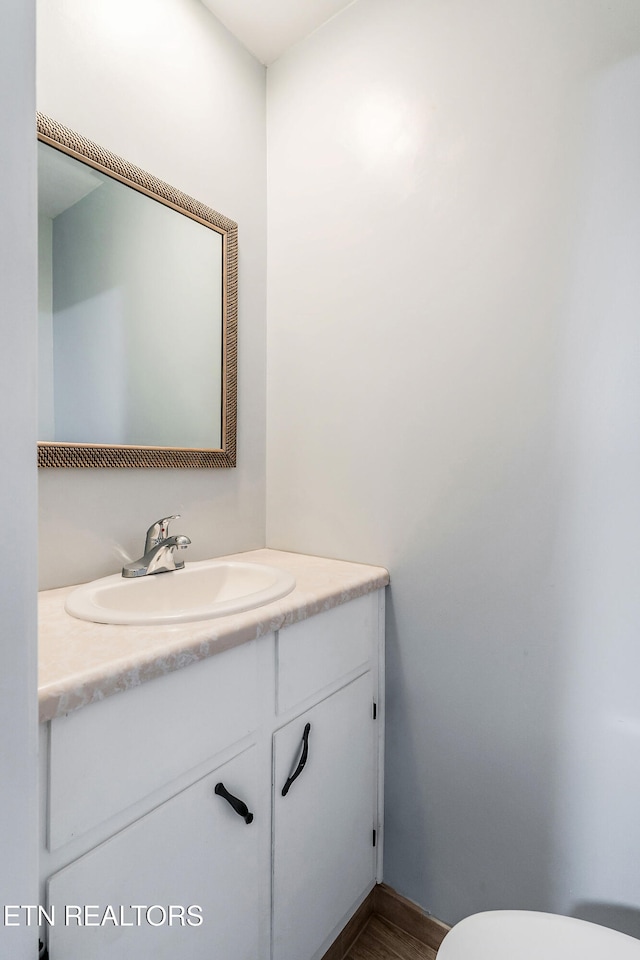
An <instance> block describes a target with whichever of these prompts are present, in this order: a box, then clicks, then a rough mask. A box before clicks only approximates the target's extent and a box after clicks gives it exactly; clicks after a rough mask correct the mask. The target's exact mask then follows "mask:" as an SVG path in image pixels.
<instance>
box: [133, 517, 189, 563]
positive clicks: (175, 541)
mask: <svg viewBox="0 0 640 960" xmlns="http://www.w3.org/2000/svg"><path fill="white" fill-rule="evenodd" d="M179 517H180V514H179V513H177V514H176V515H175V516H173V517H164V518H163V519H162V520H156V522H155V523H152V524H151V526H150V527H149V529H148V530H147V536H146V539H145V542H144V556H142V557H140V559H139V560H134V561H133V562H132V563H127V564H125V565H124V567H123V568H122V576H123V577H147V576H149V574H152V573H166V572H167V571H169V570H182V568H183V567H184V560H176V558H175V551H176V550H185V549H186V548H187V547H188V546H189V544H190V543H191V540H189V537H184V536H180V535H178V536H177V537H170V536H169V524H170V523H171V521H172V520H178V519H179Z"/></svg>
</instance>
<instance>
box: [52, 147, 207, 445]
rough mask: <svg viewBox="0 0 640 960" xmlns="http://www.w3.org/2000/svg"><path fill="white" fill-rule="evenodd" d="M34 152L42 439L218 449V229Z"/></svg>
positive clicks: (69, 161)
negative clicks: (35, 154) (36, 169)
mask: <svg viewBox="0 0 640 960" xmlns="http://www.w3.org/2000/svg"><path fill="white" fill-rule="evenodd" d="M38 152H39V153H38V159H39V163H38V215H39V344H40V368H39V369H40V383H39V387H40V393H39V397H40V409H39V424H40V439H41V440H53V441H70V442H80V443H100V444H102V443H105V444H134V445H136V446H139V445H152V446H178V447H204V448H214V447H218V448H219V447H220V445H221V412H222V393H221V346H222V237H221V235H220V234H219V233H217V232H216V231H215V230H213V229H210V228H208V227H206V226H204V225H203V224H201V223H198V222H197V221H196V220H193V219H191V218H190V217H187V216H182V215H180V214H178V213H176V212H175V211H174V210H172V209H171V208H170V207H167V206H165V205H164V204H162V203H159V202H158V201H155V200H153V199H151V198H149V197H148V196H145V195H144V194H143V193H139V192H138V191H136V190H134V189H132V188H131V187H128V186H126V185H125V184H123V183H119V182H118V181H117V180H114V179H112V178H111V177H108V176H106V175H105V174H103V173H101V172H99V171H98V170H94V169H91V168H90V167H88V166H87V165H86V164H84V163H81V162H80V161H78V160H76V159H74V158H73V157H70V156H68V155H66V154H64V153H61V152H60V151H59V150H56V149H54V148H53V147H50V146H49V145H47V144H44V143H39V144H38Z"/></svg>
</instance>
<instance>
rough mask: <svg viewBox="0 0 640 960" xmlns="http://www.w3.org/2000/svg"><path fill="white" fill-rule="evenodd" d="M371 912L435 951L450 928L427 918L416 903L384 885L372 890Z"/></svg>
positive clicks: (433, 918)
mask: <svg viewBox="0 0 640 960" xmlns="http://www.w3.org/2000/svg"><path fill="white" fill-rule="evenodd" d="M372 893H373V912H374V913H377V914H378V916H380V917H383V918H384V919H385V920H388V921H389V923H394V924H395V925H396V927H400V929H401V930H404V932H405V933H409V934H410V935H411V936H412V937H415V939H416V940H419V941H420V943H424V944H425V946H427V947H431V949H432V950H437V949H438V947H439V946H440V944H441V943H442V941H443V940H444V938H445V936H446V934H447V933H448V932H449V930H450V929H451V927H449V926H447V924H446V923H442V921H440V920H436V919H435V917H431V916H429V914H428V913H425V912H424V910H422V909H421V908H420V907H419V906H418V905H417V904H416V903H412V902H411V900H407V898H406V897H403V896H401V895H400V894H399V893H396V891H395V890H394V889H393V887H388V886H387V884H386V883H379V884H377V886H375V887H374V888H373V891H372Z"/></svg>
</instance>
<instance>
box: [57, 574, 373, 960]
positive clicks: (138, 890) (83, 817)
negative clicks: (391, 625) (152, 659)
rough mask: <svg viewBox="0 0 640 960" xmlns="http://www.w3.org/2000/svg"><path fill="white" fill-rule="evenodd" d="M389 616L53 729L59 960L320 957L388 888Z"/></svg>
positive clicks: (294, 636)
mask: <svg viewBox="0 0 640 960" xmlns="http://www.w3.org/2000/svg"><path fill="white" fill-rule="evenodd" d="M383 623H384V593H383V591H382V590H377V591H373V592H371V593H368V594H365V595H363V596H360V597H358V598H356V599H353V600H350V601H349V602H345V603H342V604H340V605H339V606H335V607H332V608H331V609H329V610H326V611H324V612H321V613H318V614H316V615H315V616H311V617H308V618H307V619H305V620H302V621H300V622H298V623H295V624H293V625H291V626H287V627H285V628H283V629H281V630H279V631H278V632H276V633H271V634H269V635H266V636H263V637H260V638H259V639H257V640H254V641H250V642H248V643H245V644H241V645H239V646H237V647H232V648H231V649H228V650H226V651H224V652H222V653H219V654H216V655H215V656H211V657H209V658H207V659H205V660H202V661H200V662H198V663H194V664H191V665H190V666H188V667H187V668H186V669H183V670H177V671H175V672H173V673H171V674H169V675H167V676H164V677H161V678H158V679H156V680H153V681H150V682H148V683H145V684H142V685H141V686H139V687H136V688H135V689H131V690H129V691H127V692H126V693H123V694H118V695H116V696H113V697H109V698H107V699H105V700H104V701H102V702H100V703H96V704H92V705H90V706H88V707H86V708H84V709H81V710H78V711H75V712H73V713H71V714H69V715H68V716H66V717H65V716H63V717H59V718H57V719H54V720H52V721H51V722H50V724H49V725H48V728H47V735H46V736H43V743H44V744H45V745H46V746H45V753H46V782H47V787H48V789H47V790H46V791H44V794H45V796H43V815H42V816H43V823H45V824H46V836H47V842H46V844H45V845H44V848H43V853H42V880H43V885H46V889H47V897H48V899H47V901H46V902H47V905H48V907H49V909H50V910H51V909H53V912H54V917H55V924H54V925H53V926H50V927H49V929H48V940H49V955H50V960H129V958H130V960H134V958H135V960H175V958H176V957H188V958H189V960H205V958H207V960H210V958H220V960H320V958H321V957H322V956H323V954H324V952H325V951H326V950H327V949H328V947H329V946H330V944H331V942H332V940H333V939H334V938H335V937H336V936H337V934H338V933H339V931H340V929H341V928H342V926H343V925H344V923H345V922H346V921H347V920H348V919H349V917H350V916H351V914H352V913H353V912H354V910H355V909H356V908H357V907H358V905H359V904H360V903H361V902H362V900H363V899H364V897H365V896H366V895H367V893H368V892H369V890H370V889H371V888H372V886H373V885H374V883H375V882H376V879H381V877H380V828H381V818H382V811H381V782H380V780H381V776H380V774H381V756H382V754H381V750H382V735H381V729H382V699H381V695H380V693H381V691H380V689H379V688H380V685H381V671H382V667H381V664H382V656H383V645H382V635H383ZM44 766H45V764H44V763H43V767H44ZM287 781H289V785H288V788H287V789H286V790H285V795H284V796H283V787H284V786H285V784H286V783H287ZM219 784H222V785H223V787H222V788H218V790H216V787H217V785H219ZM225 791H226V792H227V793H228V794H230V795H231V797H232V798H236V799H237V801H239V802H235V801H234V802H233V804H232V803H231V802H229V801H228V800H227V799H225V795H224V794H225ZM243 804H244V806H243ZM374 831H375V833H374ZM376 834H377V844H376ZM70 908H72V909H71V912H70V915H69V916H68V917H67V922H65V911H66V912H67V913H69V911H70ZM76 908H78V909H79V911H80V918H81V920H82V924H81V925H80V924H79V922H78V919H77V917H78V909H76ZM85 908H86V910H88V913H87V915H86V916H85V914H84V913H83V911H84V910H85ZM107 908H110V910H108V909H107ZM135 908H137V909H135ZM149 908H151V909H149ZM189 908H191V912H189ZM114 918H115V920H114ZM200 919H201V922H199V921H200ZM85 921H86V922H85Z"/></svg>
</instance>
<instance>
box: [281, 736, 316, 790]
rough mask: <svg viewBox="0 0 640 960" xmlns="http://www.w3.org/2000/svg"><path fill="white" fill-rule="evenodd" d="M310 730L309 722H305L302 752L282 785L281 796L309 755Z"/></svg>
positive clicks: (302, 768)
mask: <svg viewBox="0 0 640 960" xmlns="http://www.w3.org/2000/svg"><path fill="white" fill-rule="evenodd" d="M310 730H311V724H310V723H307V725H306V726H305V728H304V733H303V734H302V753H301V754H300V760H299V761H298V766H297V767H296V769H295V770H294V771H293V773H292V774H291V776H290V777H289V778H288V780H287V782H286V783H285V785H284V787H283V788H282V796H283V797H286V795H287V794H288V793H289V790H290V788H291V784H292V783H293V781H294V780H297V779H298V777H299V776H300V774H301V773H302V771H303V770H304V765H305V763H306V762H307V757H308V756H309V731H310Z"/></svg>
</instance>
